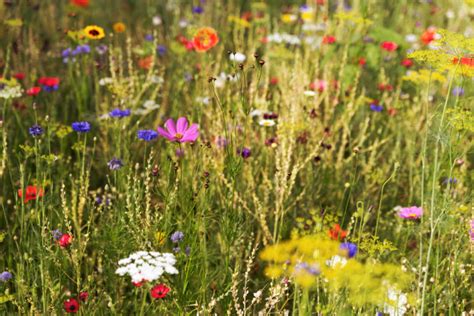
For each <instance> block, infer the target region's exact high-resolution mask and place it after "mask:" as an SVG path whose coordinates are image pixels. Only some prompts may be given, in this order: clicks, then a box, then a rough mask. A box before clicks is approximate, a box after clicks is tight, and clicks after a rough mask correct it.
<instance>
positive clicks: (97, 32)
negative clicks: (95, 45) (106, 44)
mask: <svg viewBox="0 0 474 316" xmlns="http://www.w3.org/2000/svg"><path fill="white" fill-rule="evenodd" d="M84 34H85V36H86V37H87V38H89V39H93V40H99V39H102V38H104V37H105V31H104V29H103V28H101V27H100V26H97V25H89V26H86V27H85V28H84Z"/></svg>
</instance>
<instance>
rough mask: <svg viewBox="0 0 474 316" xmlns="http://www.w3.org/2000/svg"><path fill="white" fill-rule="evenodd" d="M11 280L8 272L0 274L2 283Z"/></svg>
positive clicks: (11, 276)
mask: <svg viewBox="0 0 474 316" xmlns="http://www.w3.org/2000/svg"><path fill="white" fill-rule="evenodd" d="M11 278H13V275H12V274H11V273H10V272H8V271H3V272H2V273H0V281H2V282H7V281H8V280H10V279H11Z"/></svg>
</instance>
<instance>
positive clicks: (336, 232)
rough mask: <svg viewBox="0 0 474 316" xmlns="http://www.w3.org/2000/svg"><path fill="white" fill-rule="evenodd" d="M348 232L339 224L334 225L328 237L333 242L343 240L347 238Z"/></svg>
mask: <svg viewBox="0 0 474 316" xmlns="http://www.w3.org/2000/svg"><path fill="white" fill-rule="evenodd" d="M347 233H348V232H347V230H343V229H342V228H341V226H340V225H339V224H334V225H333V227H332V228H331V229H330V230H329V231H328V235H329V237H330V238H331V239H332V240H343V239H344V238H346V237H347Z"/></svg>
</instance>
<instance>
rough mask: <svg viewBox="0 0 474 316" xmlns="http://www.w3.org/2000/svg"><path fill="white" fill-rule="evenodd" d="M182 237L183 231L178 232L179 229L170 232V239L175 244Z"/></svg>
mask: <svg viewBox="0 0 474 316" xmlns="http://www.w3.org/2000/svg"><path fill="white" fill-rule="evenodd" d="M183 238H184V233H183V232H180V231H179V230H177V231H175V232H174V233H173V234H171V237H170V240H171V241H172V242H173V243H175V244H177V243H179V242H180V241H181V240H183Z"/></svg>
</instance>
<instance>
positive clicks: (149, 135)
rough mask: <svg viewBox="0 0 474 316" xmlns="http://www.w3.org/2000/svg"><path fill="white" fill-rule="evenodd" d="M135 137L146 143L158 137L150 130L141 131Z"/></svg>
mask: <svg viewBox="0 0 474 316" xmlns="http://www.w3.org/2000/svg"><path fill="white" fill-rule="evenodd" d="M137 136H138V138H139V139H143V140H145V141H147V142H149V141H151V140H154V139H155V138H157V137H158V133H157V132H155V131H154V130H152V129H142V130H139V131H138V132H137Z"/></svg>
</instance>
